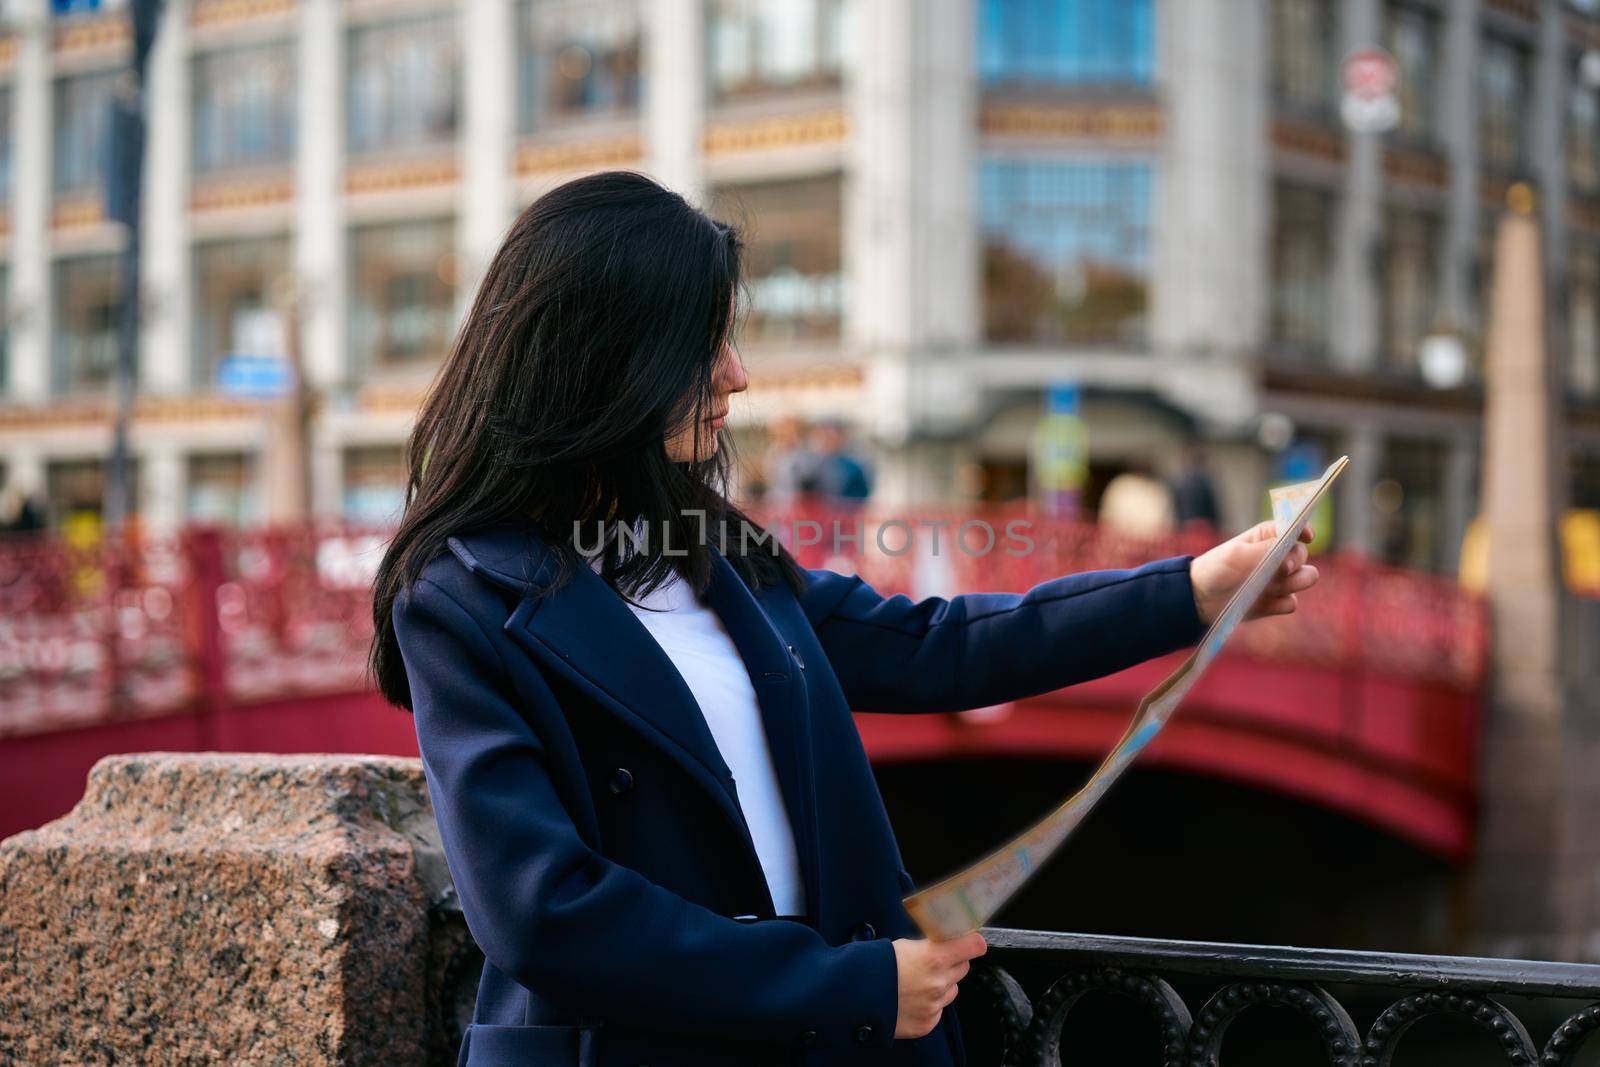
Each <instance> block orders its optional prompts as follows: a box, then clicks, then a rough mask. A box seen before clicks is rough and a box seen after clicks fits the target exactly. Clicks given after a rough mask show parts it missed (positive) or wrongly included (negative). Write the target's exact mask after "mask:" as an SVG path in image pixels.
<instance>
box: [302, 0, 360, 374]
mask: <svg viewBox="0 0 1600 1067" xmlns="http://www.w3.org/2000/svg"><path fill="white" fill-rule="evenodd" d="M342 7H343V5H342V3H341V0H302V3H301V5H300V38H299V42H298V43H299V50H300V53H299V60H300V96H299V110H298V114H297V121H298V127H297V129H298V137H299V153H298V156H297V158H296V161H295V191H296V203H295V230H294V245H295V247H294V264H295V271H296V274H297V275H298V280H299V283H300V284H299V291H300V294H301V309H300V336H301V359H302V361H303V364H302V365H303V366H304V368H305V374H306V382H307V383H308V384H309V385H310V386H311V387H312V388H313V389H328V388H330V387H334V386H338V385H342V384H343V383H345V382H347V381H348V380H349V379H350V378H351V373H350V369H349V366H348V356H347V353H346V348H347V347H348V344H347V341H346V336H347V335H346V332H345V316H346V310H345V290H346V288H347V285H346V278H345V248H346V246H347V244H348V242H347V241H346V235H345V219H344V191H343V182H344V167H343V160H344V23H343V18H342V16H341V14H340V12H341V9H342Z"/></svg>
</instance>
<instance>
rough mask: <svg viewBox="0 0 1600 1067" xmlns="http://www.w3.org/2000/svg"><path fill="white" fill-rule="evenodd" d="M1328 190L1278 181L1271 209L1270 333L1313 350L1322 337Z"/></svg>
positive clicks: (1327, 294)
mask: <svg viewBox="0 0 1600 1067" xmlns="http://www.w3.org/2000/svg"><path fill="white" fill-rule="evenodd" d="M1333 214H1334V201H1333V194H1332V193H1331V192H1328V191H1327V190H1323V189H1316V188H1311V187H1309V186H1302V185H1292V184H1288V183H1279V184H1278V186H1277V187H1276V189H1275V190H1274V201H1273V212H1272V338H1273V340H1274V341H1275V342H1278V343H1279V344H1281V345H1287V346H1290V347H1293V348H1300V349H1309V350H1312V351H1314V352H1316V353H1318V354H1321V353H1323V352H1325V351H1326V347H1327V343H1328V310H1329V307H1330V306H1331V302H1332V286H1333V269H1332V268H1333Z"/></svg>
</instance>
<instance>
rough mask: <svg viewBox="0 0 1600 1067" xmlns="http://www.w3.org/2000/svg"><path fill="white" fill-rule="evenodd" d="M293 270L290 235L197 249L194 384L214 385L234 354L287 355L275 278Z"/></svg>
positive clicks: (195, 257)
mask: <svg viewBox="0 0 1600 1067" xmlns="http://www.w3.org/2000/svg"><path fill="white" fill-rule="evenodd" d="M288 271H289V240H288V238H286V237H263V238H255V239H250V240H229V241H217V242H212V243H208V244H202V245H197V246H196V247H195V250H194V290H195V299H194V305H195V331H194V345H195V350H194V362H193V369H194V384H195V385H196V386H198V387H199V388H202V389H209V388H213V387H214V386H215V385H216V381H217V365H218V364H219V363H221V362H222V360H223V359H224V358H225V357H227V356H230V355H239V356H275V357H280V358H282V357H285V356H287V355H288V352H287V350H286V348H285V338H284V336H283V321H282V316H281V315H280V313H279V311H278V309H277V307H276V305H275V302H274V300H273V296H272V286H273V284H274V283H275V282H276V281H277V280H278V279H279V278H281V277H282V276H284V275H285V274H287V273H288Z"/></svg>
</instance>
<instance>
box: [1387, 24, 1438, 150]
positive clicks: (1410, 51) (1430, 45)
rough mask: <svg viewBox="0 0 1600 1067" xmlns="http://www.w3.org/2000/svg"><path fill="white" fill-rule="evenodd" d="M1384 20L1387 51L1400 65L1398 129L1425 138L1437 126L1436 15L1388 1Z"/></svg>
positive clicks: (1403, 132) (1409, 135)
mask: <svg viewBox="0 0 1600 1067" xmlns="http://www.w3.org/2000/svg"><path fill="white" fill-rule="evenodd" d="M1385 21H1386V25H1385V27H1384V28H1385V36H1386V37H1387V39H1388V46H1389V51H1390V52H1392V53H1393V54H1394V57H1395V61H1396V63H1397V64H1398V65H1399V67H1400V90H1399V91H1400V126H1399V131H1400V133H1401V134H1403V135H1405V136H1407V137H1410V138H1413V139H1415V140H1418V141H1425V140H1428V139H1430V138H1432V137H1433V135H1434V131H1435V128H1436V125H1437V121H1436V120H1437V112H1436V110H1435V109H1436V107H1437V101H1438V95H1437V93H1436V92H1435V89H1436V87H1437V86H1438V84H1439V18H1438V16H1437V15H1436V14H1435V13H1434V12H1432V11H1430V10H1428V9H1427V8H1421V7H1413V6H1411V5H1409V4H1403V3H1391V4H1390V5H1389V9H1388V12H1387V17H1386V20H1385Z"/></svg>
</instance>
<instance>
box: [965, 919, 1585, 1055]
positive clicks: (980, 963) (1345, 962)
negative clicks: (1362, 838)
mask: <svg viewBox="0 0 1600 1067" xmlns="http://www.w3.org/2000/svg"><path fill="white" fill-rule="evenodd" d="M984 937H985V939H986V940H987V941H988V943H989V951H988V952H987V953H986V954H985V955H984V956H983V957H981V958H980V959H979V960H977V961H975V963H974V966H973V968H972V970H971V972H970V973H969V975H968V977H967V979H966V980H965V981H964V982H963V983H962V996H961V1002H962V1010H961V1019H962V1022H963V1024H964V1026H966V1027H967V1028H968V1029H969V1031H984V1030H985V1029H986V1028H985V1026H984V1024H986V1023H987V1024H990V1025H989V1026H988V1027H987V1032H986V1033H970V1034H969V1047H970V1045H971V1044H972V1042H973V1041H978V1042H980V1043H982V1042H985V1041H987V1043H988V1044H989V1045H991V1046H994V1045H997V1046H998V1047H991V1048H986V1049H984V1050H983V1051H982V1053H981V1054H980V1053H979V1052H978V1051H977V1050H974V1052H973V1063H974V1065H975V1067H976V1065H978V1064H991V1063H993V1064H1003V1065H1005V1067H1056V1065H1058V1064H1062V1063H1064V1062H1072V1061H1071V1060H1070V1059H1064V1058H1063V1034H1064V1033H1065V1032H1066V1030H1067V1027H1068V1024H1069V1016H1071V1015H1072V1013H1073V1009H1074V1008H1075V1007H1077V1006H1078V1005H1079V1004H1080V1002H1082V1001H1083V1000H1084V999H1085V997H1086V996H1088V995H1090V994H1109V995H1110V996H1112V997H1115V998H1120V999H1121V1000H1123V1001H1124V1002H1125V1006H1126V1007H1128V1008H1130V1009H1131V1011H1132V1013H1133V1014H1134V1015H1135V1016H1141V1017H1142V1018H1143V1020H1144V1028H1145V1033H1143V1034H1134V1033H1129V1032H1126V1028H1123V1027H1119V1030H1121V1031H1122V1032H1119V1033H1116V1034H1111V1035H1101V1040H1102V1042H1103V1043H1102V1044H1101V1045H1098V1046H1096V1047H1097V1048H1100V1049H1102V1050H1105V1049H1111V1050H1116V1049H1121V1048H1124V1047H1128V1048H1131V1047H1132V1045H1133V1044H1135V1043H1137V1044H1138V1045H1140V1046H1141V1048H1142V1051H1139V1052H1132V1051H1129V1052H1127V1053H1126V1054H1124V1053H1122V1052H1115V1051H1114V1052H1113V1053H1112V1055H1113V1056H1114V1059H1110V1060H1101V1059H1099V1058H1096V1059H1093V1060H1089V1061H1087V1062H1096V1063H1098V1062H1115V1063H1117V1064H1119V1065H1121V1064H1128V1065H1130V1067H1133V1065H1136V1064H1139V1063H1145V1062H1149V1063H1161V1064H1164V1065H1165V1067H1214V1065H1216V1064H1218V1063H1219V1061H1220V1060H1221V1059H1222V1051H1223V1041H1224V1038H1225V1037H1226V1036H1227V1034H1228V1031H1229V1027H1230V1025H1231V1024H1233V1022H1234V1021H1235V1020H1236V1019H1237V1018H1238V1017H1239V1016H1240V1015H1241V1014H1242V1013H1244V1012H1245V1011H1247V1010H1249V1009H1251V1008H1255V1007H1267V1006H1270V1007H1274V1008H1276V1009H1278V1014H1279V1015H1280V1016H1282V1015H1287V1016H1289V1017H1291V1018H1294V1019H1295V1020H1297V1023H1298V1029H1299V1030H1300V1031H1301V1033H1300V1034H1299V1035H1297V1036H1298V1037H1299V1038H1300V1039H1301V1044H1300V1046H1299V1047H1300V1048H1301V1049H1304V1048H1307V1047H1316V1046H1320V1048H1321V1050H1322V1056H1321V1057H1319V1058H1318V1059H1317V1060H1310V1059H1305V1058H1304V1053H1303V1052H1302V1053H1301V1058H1295V1059H1286V1058H1281V1056H1282V1054H1281V1053H1278V1054H1275V1053H1274V1052H1273V1051H1272V1050H1271V1049H1270V1048H1263V1047H1261V1045H1262V1042H1260V1041H1258V1042H1257V1047H1256V1048H1255V1049H1254V1050H1252V1049H1250V1048H1248V1047H1245V1048H1243V1049H1242V1054H1243V1055H1244V1056H1245V1057H1246V1058H1249V1059H1250V1060H1251V1062H1262V1063H1281V1064H1298V1063H1302V1062H1304V1063H1312V1062H1326V1063H1328V1064H1330V1065H1332V1067H1369V1065H1370V1067H1388V1065H1390V1064H1394V1063H1399V1062H1404V1063H1419V1064H1420V1063H1426V1064H1440V1065H1445V1064H1448V1065H1449V1067H1468V1065H1469V1064H1478V1063H1484V1064H1500V1063H1504V1064H1525V1065H1529V1067H1532V1065H1535V1064H1537V1065H1539V1067H1574V1065H1576V1064H1577V1062H1578V1060H1577V1057H1578V1053H1579V1051H1580V1049H1581V1048H1582V1046H1583V1044H1584V1042H1585V1040H1586V1039H1587V1038H1589V1036H1590V1035H1591V1034H1592V1033H1593V1032H1594V1031H1595V1030H1596V1029H1600V1003H1596V1002H1597V1001H1600V966H1591V965H1587V964H1573V963H1540V962H1533V961H1525V960H1500V959H1479V958H1466V957H1451V956H1417V955H1406V954H1398V953H1384V952H1349V951H1342V950H1336V949H1303V948H1274V947H1265V946H1256V945H1227V944H1213V943H1208V942H1198V941H1155V940H1148V939H1144V938H1135V937H1106V936H1102V935H1096V934H1062V933H1044V932H1040V931H1036V930H1011V929H1004V928H997V927H988V928H985V930H984ZM1180 988H1182V989H1183V990H1184V991H1185V993H1180V992H1179V989H1180ZM1330 988H1333V989H1337V990H1339V991H1340V996H1339V997H1335V996H1334V995H1333V994H1332V993H1330V992H1329V989H1330ZM1030 990H1032V992H1030ZM1185 994H1186V995H1185ZM1507 1001H1511V1002H1513V1003H1514V1004H1515V1005H1516V1010H1513V1007H1512V1006H1509V1005H1508V1003H1506V1002H1507ZM1191 1005H1198V1008H1199V1010H1198V1011H1192V1010H1191ZM1096 1014H1097V1015H1098V1014H1101V1013H1096ZM1431 1017H1448V1018H1452V1019H1454V1020H1456V1021H1457V1022H1459V1023H1463V1024H1465V1027H1464V1028H1465V1029H1467V1030H1471V1029H1474V1028H1475V1029H1477V1030H1478V1031H1481V1035H1480V1036H1477V1038H1476V1040H1474V1039H1473V1037H1474V1035H1471V1034H1455V1035H1441V1033H1440V1032H1439V1031H1438V1028H1432V1029H1430V1032H1429V1033H1428V1034H1427V1035H1426V1036H1427V1039H1428V1040H1429V1041H1430V1042H1432V1043H1433V1044H1434V1045H1435V1046H1436V1047H1437V1046H1438V1045H1439V1044H1440V1042H1441V1041H1446V1042H1448V1043H1449V1047H1450V1048H1451V1049H1452V1051H1450V1052H1448V1053H1445V1052H1433V1053H1429V1054H1427V1055H1423V1056H1421V1057H1420V1058H1419V1055H1418V1053H1417V1050H1415V1049H1408V1050H1407V1053H1406V1057H1405V1058H1404V1059H1403V1060H1397V1059H1396V1056H1397V1053H1398V1051H1399V1049H1400V1046H1401V1045H1402V1044H1403V1043H1405V1040H1404V1039H1405V1038H1406V1035H1407V1032H1408V1031H1411V1030H1412V1028H1413V1027H1414V1026H1415V1025H1416V1024H1417V1023H1418V1022H1421V1021H1423V1020H1426V1019H1430V1018H1431ZM1118 1018H1119V1019H1120V1018H1124V1016H1118ZM1357 1018H1369V1019H1370V1021H1369V1022H1368V1023H1367V1025H1366V1027H1365V1029H1364V1030H1363V1029H1359V1028H1358V1027H1357V1024H1356V1022H1355V1019H1357ZM1525 1018H1526V1019H1528V1024H1527V1025H1525V1022H1524V1020H1525ZM969 1020H972V1021H975V1022H976V1023H977V1024H978V1025H976V1026H974V1025H973V1022H972V1021H969ZM1093 1021H1094V1020H1093V1019H1091V1020H1089V1022H1090V1023H1091V1028H1092V1023H1093ZM1074 1029H1076V1027H1075V1026H1074ZM1530 1029H1533V1030H1534V1031H1535V1032H1536V1033H1543V1034H1544V1038H1545V1039H1544V1041H1543V1044H1542V1045H1540V1044H1538V1043H1536V1041H1535V1039H1534V1037H1533V1036H1531V1035H1530V1032H1529V1031H1530ZM1596 1044H1600V1039H1596ZM1229 1051H1230V1056H1231V1053H1232V1052H1233V1051H1234V1050H1233V1048H1232V1045H1231V1043H1230V1049H1229ZM1104 1054H1105V1052H1103V1051H1102V1052H1101V1053H1100V1055H1104ZM1229 1062H1232V1060H1231V1058H1230V1060H1229Z"/></svg>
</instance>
